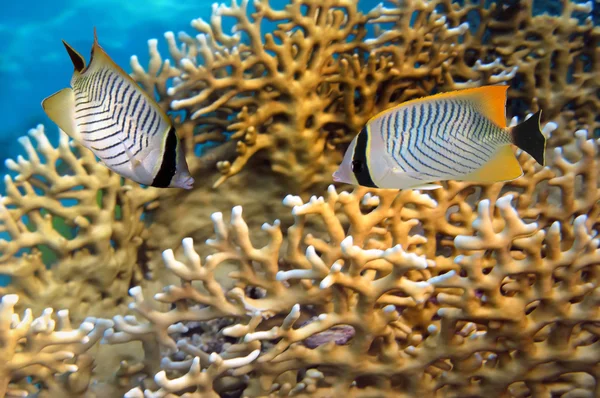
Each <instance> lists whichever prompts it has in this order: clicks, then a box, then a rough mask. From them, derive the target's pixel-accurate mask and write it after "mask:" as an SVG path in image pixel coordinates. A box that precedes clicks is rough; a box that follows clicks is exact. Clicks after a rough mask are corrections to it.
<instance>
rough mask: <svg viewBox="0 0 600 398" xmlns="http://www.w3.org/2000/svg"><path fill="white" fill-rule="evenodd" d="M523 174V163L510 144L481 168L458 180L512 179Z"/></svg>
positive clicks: (499, 150) (500, 149)
mask: <svg viewBox="0 0 600 398" xmlns="http://www.w3.org/2000/svg"><path fill="white" fill-rule="evenodd" d="M522 175H523V169H521V164H520V163H519V161H518V160H517V158H516V156H515V153H514V152H513V149H512V147H511V146H510V145H503V146H501V147H500V148H498V150H497V151H496V153H495V154H494V155H493V156H492V158H491V159H490V160H489V161H488V162H487V163H486V164H484V165H483V166H481V167H480V168H479V169H477V170H475V171H473V172H472V173H469V174H467V175H465V176H463V177H461V178H456V180H462V181H477V182H499V181H510V180H514V179H515V178H519V177H521V176H522Z"/></svg>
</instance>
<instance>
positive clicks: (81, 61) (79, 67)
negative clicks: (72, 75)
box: [62, 40, 85, 73]
mask: <svg viewBox="0 0 600 398" xmlns="http://www.w3.org/2000/svg"><path fill="white" fill-rule="evenodd" d="M62 42H63V45H64V46H65V48H66V49H67V53H68V54H69V58H71V62H73V67H74V68H75V71H76V72H80V73H81V71H83V70H84V69H85V58H83V57H82V56H81V54H79V52H78V51H77V50H75V49H74V48H73V47H71V45H70V44H69V43H67V42H66V41H64V40H63V41H62Z"/></svg>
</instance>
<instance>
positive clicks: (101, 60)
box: [88, 28, 172, 125]
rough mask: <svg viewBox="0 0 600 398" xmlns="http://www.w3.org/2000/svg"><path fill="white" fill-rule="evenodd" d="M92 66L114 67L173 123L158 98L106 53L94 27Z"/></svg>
mask: <svg viewBox="0 0 600 398" xmlns="http://www.w3.org/2000/svg"><path fill="white" fill-rule="evenodd" d="M91 68H99V69H102V68H110V69H112V70H113V71H114V72H116V73H117V74H119V75H120V76H121V77H122V78H123V79H125V80H127V81H128V82H129V83H131V84H133V85H134V87H136V89H138V90H139V91H140V92H141V93H142V95H143V96H144V97H146V99H147V100H148V101H150V103H151V104H152V105H154V106H155V107H156V109H157V110H158V112H159V113H160V115H161V116H162V117H163V119H164V120H165V121H166V122H167V123H169V125H172V123H171V119H170V118H169V116H167V114H166V113H165V111H164V110H163V109H162V108H161V107H160V105H159V104H158V103H157V102H156V100H155V99H154V98H153V97H152V96H151V95H149V94H148V93H147V92H146V90H144V89H143V88H142V87H141V86H140V85H139V84H138V83H137V82H136V81H135V80H133V78H132V77H131V76H129V73H127V72H125V71H124V70H123V68H121V67H120V66H119V65H117V64H116V63H115V61H113V60H112V58H111V57H110V55H108V54H107V53H106V51H104V49H103V48H102V47H101V46H100V43H98V35H97V33H96V28H94V44H93V45H92V55H91V57H90V65H89V66H88V69H91Z"/></svg>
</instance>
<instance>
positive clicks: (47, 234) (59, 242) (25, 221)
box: [0, 126, 157, 321]
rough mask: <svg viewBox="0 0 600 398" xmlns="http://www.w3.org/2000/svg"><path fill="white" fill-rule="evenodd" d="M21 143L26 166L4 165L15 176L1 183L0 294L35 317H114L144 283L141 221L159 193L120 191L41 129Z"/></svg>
mask: <svg viewBox="0 0 600 398" xmlns="http://www.w3.org/2000/svg"><path fill="white" fill-rule="evenodd" d="M30 137H31V138H32V139H33V140H34V141H35V143H36V144H37V148H35V147H34V144H33V143H32V141H31V139H30ZM19 141H20V143H21V144H22V145H23V147H24V148H25V151H26V153H27V156H28V159H25V158H24V157H21V156H19V158H18V159H17V161H13V160H10V159H9V160H7V161H6V164H7V166H8V167H9V168H10V169H11V170H14V171H16V172H17V173H18V175H17V176H16V177H15V178H14V179H13V178H11V177H9V176H6V177H5V183H6V194H5V195H4V196H3V197H2V198H1V203H0V220H1V223H0V230H1V231H2V232H4V233H5V234H6V235H5V236H4V238H5V239H3V240H1V241H0V255H1V256H0V273H1V274H4V275H8V276H10V277H11V282H10V284H9V285H8V286H7V287H6V288H1V289H0V292H1V293H3V294H4V293H5V292H7V293H9V292H16V293H18V294H19V296H20V299H21V301H22V305H23V306H25V307H32V308H33V309H34V310H41V309H42V308H43V307H42V308H40V306H46V305H48V303H52V304H53V305H55V306H56V307H57V308H66V309H70V310H71V313H72V315H73V316H74V318H75V320H77V321H81V320H82V319H83V318H84V317H85V316H87V315H89V314H95V315H98V316H101V315H105V316H106V314H112V313H114V310H115V307H118V306H119V305H121V304H122V303H123V302H124V300H126V299H127V290H128V289H129V287H130V286H131V285H132V284H134V285H138V284H140V283H141V282H142V280H143V278H144V272H145V271H144V269H143V267H141V266H140V265H138V264H137V257H138V250H139V247H140V245H141V244H142V242H143V238H144V233H145V226H144V222H143V220H142V219H141V217H142V213H143V212H144V209H145V207H144V206H145V204H146V203H150V202H152V201H153V200H155V199H156V198H157V191H156V190H154V189H142V188H141V187H139V186H137V184H134V185H135V186H132V185H122V182H121V177H119V176H118V175H116V174H114V173H112V172H110V171H109V170H108V169H107V168H106V167H104V166H103V165H101V164H99V163H98V162H97V161H96V159H95V157H94V155H93V154H92V153H91V152H90V151H88V150H85V149H83V148H81V147H78V146H77V145H75V144H70V143H69V141H68V137H67V136H66V135H65V134H64V133H62V132H61V137H60V143H59V145H58V147H57V148H54V147H52V145H51V144H50V142H49V141H48V139H47V137H46V135H45V134H44V129H43V127H42V126H38V128H37V129H32V130H30V132H29V137H22V138H20V140H19ZM73 147H75V148H76V151H73Z"/></svg>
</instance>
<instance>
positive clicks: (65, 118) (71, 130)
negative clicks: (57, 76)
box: [42, 87, 81, 142]
mask: <svg viewBox="0 0 600 398" xmlns="http://www.w3.org/2000/svg"><path fill="white" fill-rule="evenodd" d="M42 108H43V109H44V112H46V114H47V115H48V117H49V118H50V119H51V120H52V121H53V122H54V123H56V125H57V126H58V127H59V128H60V129H61V130H62V131H64V132H65V133H67V135H68V136H69V137H71V138H73V139H74V140H76V141H78V142H81V136H80V135H79V132H78V131H77V128H76V127H75V117H74V116H75V114H74V112H75V95H74V94H73V90H72V89H71V88H69V87H67V88H63V89H62V90H60V91H58V92H56V93H54V94H52V95H51V96H49V97H47V98H46V99H44V100H43V101H42Z"/></svg>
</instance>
